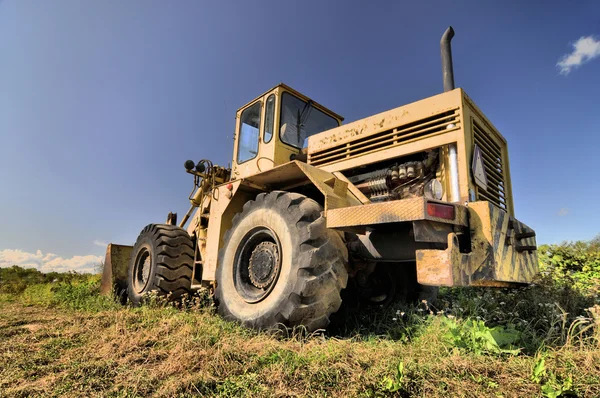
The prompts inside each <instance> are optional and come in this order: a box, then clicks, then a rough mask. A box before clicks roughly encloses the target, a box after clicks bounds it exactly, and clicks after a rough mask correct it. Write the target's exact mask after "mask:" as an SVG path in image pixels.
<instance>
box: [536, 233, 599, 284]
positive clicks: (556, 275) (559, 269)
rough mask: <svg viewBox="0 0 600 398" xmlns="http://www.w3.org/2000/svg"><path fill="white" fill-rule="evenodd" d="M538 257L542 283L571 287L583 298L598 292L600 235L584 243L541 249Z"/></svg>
mask: <svg viewBox="0 0 600 398" xmlns="http://www.w3.org/2000/svg"><path fill="white" fill-rule="evenodd" d="M538 255H539V265H540V281H541V282H542V283H544V284H546V285H556V286H571V287H573V288H574V289H576V290H578V291H579V292H581V293H584V294H592V295H597V294H598V293H599V292H600V235H599V236H597V237H596V238H594V239H592V240H591V241H587V242H585V241H577V242H563V243H561V244H559V245H541V246H540V247H539V249H538Z"/></svg>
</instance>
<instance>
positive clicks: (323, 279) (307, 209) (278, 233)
mask: <svg viewBox="0 0 600 398" xmlns="http://www.w3.org/2000/svg"><path fill="white" fill-rule="evenodd" d="M321 211H322V207H321V206H320V205H319V204H318V203H317V202H315V201H314V200H312V199H309V198H307V197H305V196H303V195H300V194H296V193H289V192H281V191H275V192H271V193H262V194H259V195H258V196H257V198H256V200H253V201H249V202H247V203H246V204H245V205H244V208H243V210H242V212H241V213H240V214H238V215H236V216H235V217H234V219H233V225H232V227H231V229H230V230H229V231H227V233H226V234H225V239H224V242H225V244H224V247H223V248H222V250H221V252H220V253H219V267H218V269H217V275H216V282H217V288H216V292H215V296H216V299H217V301H218V305H219V312H220V313H221V315H223V317H225V318H226V319H229V320H236V321H239V322H241V323H242V324H244V325H245V326H249V327H253V328H258V329H269V328H273V327H276V326H277V325H283V326H286V327H293V326H299V325H303V326H305V327H306V329H307V330H308V331H314V330H316V329H320V328H324V327H326V326H327V325H328V324H329V317H330V316H331V315H332V314H333V313H334V312H336V311H337V310H338V309H339V307H340V305H341V303H342V300H341V298H340V291H341V290H342V289H343V288H345V287H346V283H347V280H348V274H347V272H346V268H345V263H346V261H347V260H348V253H347V250H346V247H345V245H344V243H343V242H342V239H341V237H340V235H339V234H337V233H336V232H334V231H331V230H328V229H327V228H326V226H325V218H324V217H323V216H322V215H321Z"/></svg>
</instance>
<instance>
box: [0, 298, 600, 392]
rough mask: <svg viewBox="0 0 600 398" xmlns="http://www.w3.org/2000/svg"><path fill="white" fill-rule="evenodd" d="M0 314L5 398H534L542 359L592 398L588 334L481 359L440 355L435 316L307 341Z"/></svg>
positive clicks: (158, 322)
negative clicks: (383, 331)
mask: <svg viewBox="0 0 600 398" xmlns="http://www.w3.org/2000/svg"><path fill="white" fill-rule="evenodd" d="M0 306H1V310H0V396H2V397H27V396H111V397H134V396H150V395H152V396H159V397H161V396H164V397H172V396H192V395H200V396H252V397H272V396H286V397H287V396H308V397H313V396H344V397H354V396H389V395H394V394H395V395H397V396H426V397H442V396H443V397H446V396H467V397H481V396H503V397H525V396H526V397H530V396H540V395H541V384H540V383H539V382H535V381H533V380H532V379H531V374H532V369H533V366H534V365H535V363H536V361H537V360H539V357H540V355H542V354H541V353H542V352H543V355H545V357H546V368H547V371H548V374H553V375H556V377H557V378H558V379H559V380H562V379H566V378H567V377H571V378H572V381H573V390H574V391H575V392H576V393H577V395H578V396H581V397H597V396H600V349H599V348H598V346H597V344H596V343H595V342H594V343H592V342H590V341H589V338H590V337H589V335H588V340H585V341H584V340H582V339H571V340H572V341H570V342H569V343H568V344H567V345H561V346H555V347H549V348H548V347H546V348H543V347H540V351H539V353H537V354H536V353H535V352H533V353H530V355H525V354H520V355H512V356H511V355H492V354H489V355H488V354H484V355H482V354H475V353H473V352H469V351H468V350H463V349H458V348H456V347H452V346H449V345H448V344H447V342H446V341H445V339H444V333H445V329H444V327H443V322H441V320H442V318H443V316H435V315H429V316H427V315H417V313H415V314H413V315H412V321H411V324H410V325H409V324H405V325H404V326H403V329H402V330H404V332H398V333H397V336H399V337H398V338H393V337H390V335H385V336H379V337H378V336H374V335H353V337H343V338H333V337H325V336H322V335H321V336H311V337H308V338H307V337H302V336H299V335H296V336H291V337H288V336H281V335H272V334H267V333H257V332H253V331H249V330H246V329H243V328H240V327H238V326H237V325H235V324H233V323H230V322H225V321H223V320H222V319H220V318H219V317H218V316H215V315H214V314H213V313H212V311H211V310H210V309H201V310H195V311H182V310H177V309H174V308H161V307H157V306H150V307H142V308H136V309H132V308H127V307H117V306H112V305H106V306H105V307H102V308H100V309H99V310H94V311H91V310H89V309H85V308H83V309H69V308H65V307H64V306H57V305H44V304H42V303H40V302H36V303H33V304H32V303H31V301H28V300H23V299H22V298H18V297H13V296H3V297H0ZM381 316H385V314H384V315H381ZM419 316H420V318H417V317H419ZM419 319H421V321H419ZM346 336H352V334H348V335H346ZM400 362H402V363H403V364H404V371H403V379H402V383H401V385H400V388H399V390H398V391H397V392H395V393H390V392H389V391H386V388H385V387H386V386H385V383H384V380H385V379H386V378H391V379H394V377H395V374H396V368H397V366H398V364H399V363H400Z"/></svg>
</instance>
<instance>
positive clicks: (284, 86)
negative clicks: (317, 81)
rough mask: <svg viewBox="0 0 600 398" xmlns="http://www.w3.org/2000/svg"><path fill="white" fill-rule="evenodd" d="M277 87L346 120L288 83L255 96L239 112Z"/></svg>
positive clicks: (341, 119)
mask: <svg viewBox="0 0 600 398" xmlns="http://www.w3.org/2000/svg"><path fill="white" fill-rule="evenodd" d="M276 88H282V89H284V90H285V91H289V92H290V93H292V94H294V95H295V96H297V97H298V98H300V99H302V100H303V101H312V102H311V104H312V105H313V106H314V107H315V108H318V109H320V110H322V111H323V112H325V113H327V114H329V115H331V116H333V117H334V118H336V119H339V120H340V121H343V120H344V117H343V116H341V115H339V114H337V113H335V112H334V111H332V110H331V109H329V108H326V107H324V106H323V105H321V104H319V103H318V102H316V101H315V100H313V99H312V98H310V97H307V96H306V95H304V94H302V93H301V92H299V91H297V90H294V89H293V88H291V87H290V86H288V85H287V84H284V83H279V84H278V85H276V86H274V87H272V88H271V89H269V90H267V91H265V92H264V93H262V94H261V95H259V96H258V97H256V98H254V99H253V100H252V101H250V102H248V103H247V104H245V105H244V106H242V107H241V108H239V109H238V112H240V111H241V110H242V109H244V108H246V107H247V106H248V105H250V104H252V103H253V102H255V101H256V100H257V99H259V98H262V97H264V96H265V95H266V94H267V93H270V92H271V91H273V90H275V89H276Z"/></svg>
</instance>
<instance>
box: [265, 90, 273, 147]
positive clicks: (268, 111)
mask: <svg viewBox="0 0 600 398" xmlns="http://www.w3.org/2000/svg"><path fill="white" fill-rule="evenodd" d="M274 124H275V94H271V95H270V96H269V98H267V103H266V104H265V133H264V137H263V139H264V141H265V143H267V142H269V141H271V138H273V127H275V126H274Z"/></svg>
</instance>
